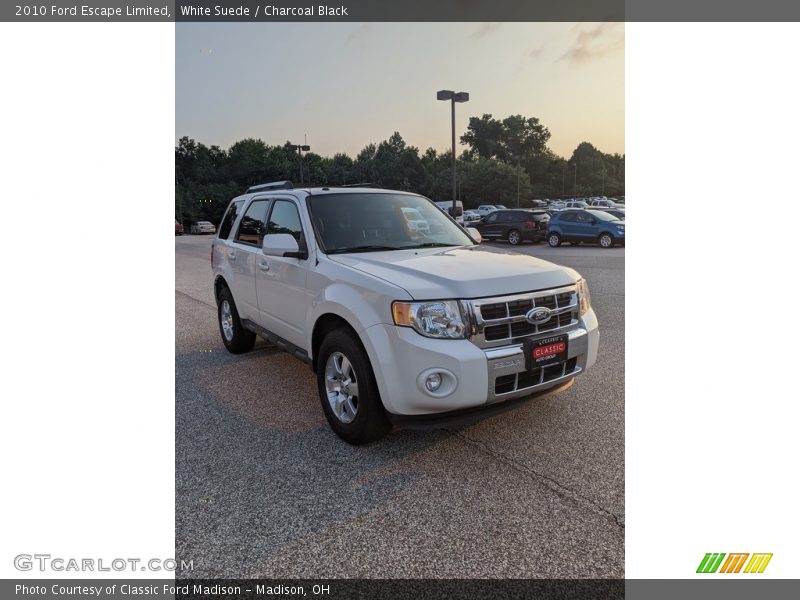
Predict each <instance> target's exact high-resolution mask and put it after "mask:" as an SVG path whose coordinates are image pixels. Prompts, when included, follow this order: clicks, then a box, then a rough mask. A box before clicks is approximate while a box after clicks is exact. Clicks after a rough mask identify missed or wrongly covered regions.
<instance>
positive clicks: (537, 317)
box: [525, 306, 553, 325]
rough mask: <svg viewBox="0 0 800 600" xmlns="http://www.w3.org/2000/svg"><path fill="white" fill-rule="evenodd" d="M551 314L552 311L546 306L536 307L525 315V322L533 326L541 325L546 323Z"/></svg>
mask: <svg viewBox="0 0 800 600" xmlns="http://www.w3.org/2000/svg"><path fill="white" fill-rule="evenodd" d="M552 314H553V311H552V310H550V309H549V308H547V307H546V306H537V307H536V308H532V309H530V310H529V311H528V312H527V313H526V314H525V320H526V321H528V323H533V324H534V325H541V324H542V323H547V322H548V321H549V320H550V317H551V315H552Z"/></svg>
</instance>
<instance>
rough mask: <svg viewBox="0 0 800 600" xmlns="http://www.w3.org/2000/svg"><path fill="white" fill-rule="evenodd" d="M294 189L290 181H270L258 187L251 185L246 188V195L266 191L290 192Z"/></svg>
mask: <svg viewBox="0 0 800 600" xmlns="http://www.w3.org/2000/svg"><path fill="white" fill-rule="evenodd" d="M291 189H294V184H293V183H292V182H291V181H271V182H270V183H260V184H258V185H251V186H250V187H249V188H247V192H246V193H247V194H252V193H253V192H266V191H267V190H291Z"/></svg>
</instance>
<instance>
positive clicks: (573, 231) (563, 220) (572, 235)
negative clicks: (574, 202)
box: [556, 210, 578, 239]
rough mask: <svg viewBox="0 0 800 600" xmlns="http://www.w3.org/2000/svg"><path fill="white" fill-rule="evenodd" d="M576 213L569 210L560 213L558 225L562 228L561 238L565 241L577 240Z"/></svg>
mask: <svg viewBox="0 0 800 600" xmlns="http://www.w3.org/2000/svg"><path fill="white" fill-rule="evenodd" d="M576 216H577V215H576V213H575V211H572V210H568V211H564V212H561V213H559V215H558V219H557V220H556V223H557V224H558V225H560V226H561V237H562V238H564V239H577V235H578V231H577V223H575V217H576Z"/></svg>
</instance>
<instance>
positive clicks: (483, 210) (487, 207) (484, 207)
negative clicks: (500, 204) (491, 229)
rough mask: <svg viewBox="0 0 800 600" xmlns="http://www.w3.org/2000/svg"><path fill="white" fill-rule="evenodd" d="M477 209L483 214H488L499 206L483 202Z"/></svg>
mask: <svg viewBox="0 0 800 600" xmlns="http://www.w3.org/2000/svg"><path fill="white" fill-rule="evenodd" d="M475 210H477V211H478V212H479V213H481V214H482V215H483V216H486V215H488V214H489V213H490V212H492V211H495V210H497V207H496V206H495V205H494V204H481V205H480V206H478V208H476V209H475Z"/></svg>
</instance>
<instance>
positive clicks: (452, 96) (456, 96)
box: [436, 90, 469, 219]
mask: <svg viewBox="0 0 800 600" xmlns="http://www.w3.org/2000/svg"><path fill="white" fill-rule="evenodd" d="M436 99H437V100H450V124H451V129H452V142H453V144H452V147H453V212H452V215H451V216H452V217H453V218H454V219H455V218H456V214H457V212H456V209H457V206H458V204H457V202H456V192H457V190H456V187H457V184H456V102H467V101H468V100H469V93H468V92H458V93H456V92H454V91H452V90H439V91H438V92H436Z"/></svg>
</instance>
